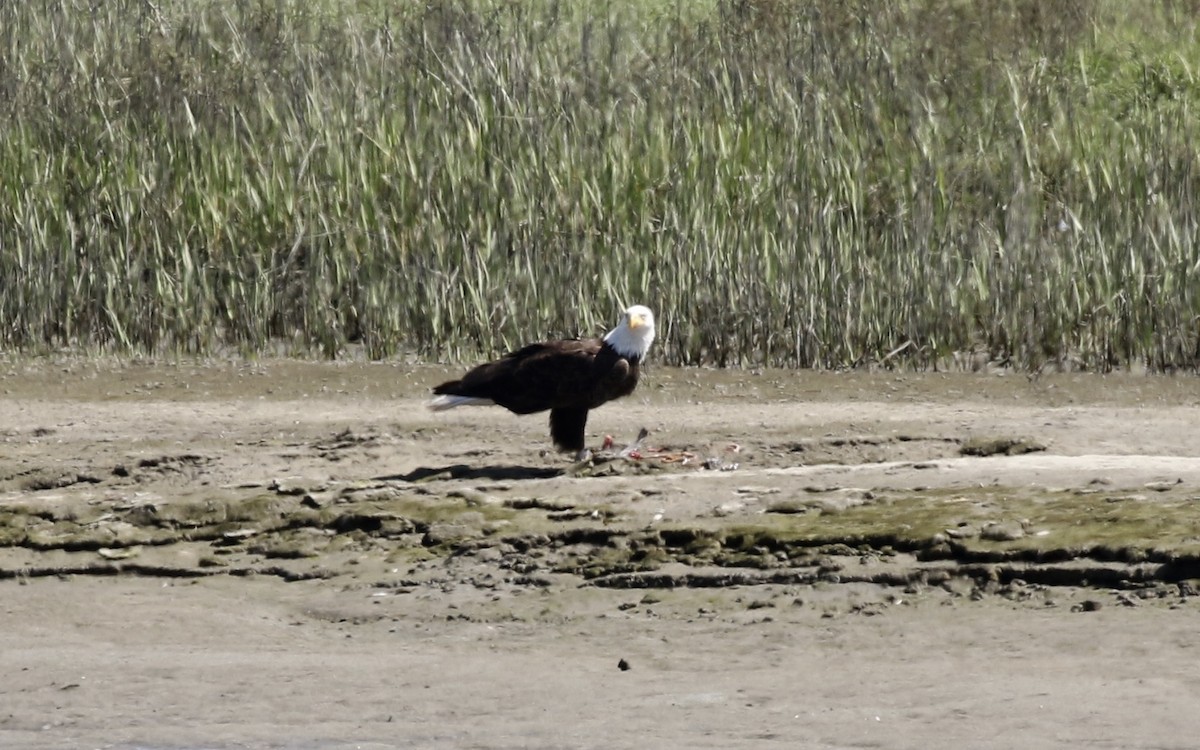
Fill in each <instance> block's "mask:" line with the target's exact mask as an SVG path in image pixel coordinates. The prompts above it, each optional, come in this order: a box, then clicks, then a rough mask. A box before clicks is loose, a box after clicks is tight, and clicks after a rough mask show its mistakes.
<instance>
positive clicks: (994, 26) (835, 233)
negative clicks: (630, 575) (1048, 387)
mask: <svg viewBox="0 0 1200 750" xmlns="http://www.w3.org/2000/svg"><path fill="white" fill-rule="evenodd" d="M1195 6H1196V3H1195V2H1166V1H1165V0H1164V1H1163V2H1147V3H1124V2H1119V1H1117V0H1063V2H1058V3H1054V4H1053V5H1050V4H1046V3H1043V2H1040V0H1000V1H998V2H989V3H985V4H977V3H970V2H962V1H960V0H886V1H884V2H875V1H874V0H869V1H868V0H861V1H859V0H855V1H853V2H842V1H841V0H806V1H801V0H719V1H717V2H704V3H682V2H675V3H668V2H657V3H648V4H643V3H639V2H633V1H632V0H629V1H628V2H627V1H625V0H612V1H611V2H606V3H596V4H591V3H589V4H576V3H568V2H548V3H532V2H502V1H500V0H429V1H428V2H422V3H402V4H394V3H385V2H379V1H377V0H361V1H359V2H353V3H303V2H298V0H247V1H246V2H238V3H232V2H228V1H227V0H207V1H203V2H198V3H176V2H170V1H164V2H159V3H154V2H150V1H149V0H115V1H114V2H109V3H103V4H99V5H96V4H94V3H86V2H80V1H79V0H37V1H36V2H27V3H6V4H4V5H3V6H0V29H2V31H0V99H3V100H4V101H5V102H6V103H7V104H6V106H5V107H4V108H3V110H2V111H0V128H2V130H3V134H4V137H3V138H0V191H2V192H3V195H2V196H0V319H2V320H3V323H4V324H3V326H0V346H3V347H5V348H19V349H23V350H29V351H45V350H54V349H59V348H64V347H65V348H74V349H85V350H115V351H122V352H144V353H154V354H171V353H183V354H190V353H200V354H205V353H211V352H214V351H221V350H226V349H229V348H232V349H234V350H236V351H241V352H243V353H247V354H253V353H258V352H262V351H266V350H271V351H279V350H280V349H281V348H282V349H283V350H284V351H285V352H287V353H295V354H305V355H308V354H316V355H320V356H329V357H334V356H341V355H342V354H343V353H344V352H346V351H347V348H348V347H350V346H353V347H357V348H358V349H359V350H360V351H362V352H363V353H364V355H365V356H367V357H371V358H382V357H391V356H395V355H397V354H399V353H414V354H416V355H417V356H420V357H425V358H440V359H458V358H469V357H474V356H476V355H477V354H478V353H480V352H486V353H493V352H496V351H498V350H501V349H504V348H506V347H510V346H514V345H517V344H519V343H522V342H524V341H525V340H526V339H528V338H530V337H535V336H551V335H574V334H581V333H593V332H595V331H596V330H598V329H599V328H601V327H602V326H604V325H605V324H606V323H608V322H610V320H611V319H612V317H613V315H614V313H615V311H616V310H618V309H619V308H620V306H621V305H623V304H626V303H629V302H635V301H637V302H645V303H647V304H650V305H652V306H653V307H654V308H655V311H656V313H658V314H659V318H660V320H661V321H662V329H663V330H662V331H661V334H660V346H661V348H659V349H658V350H657V352H656V357H657V358H659V360H660V361H666V362H670V363H677V364H697V363H713V364H719V365H757V364H769V365H780V366H793V367H849V366H862V365H866V364H879V363H884V364H887V365H890V366H913V367H930V366H943V365H945V364H946V363H947V362H950V361H952V359H953V358H954V357H955V356H956V355H959V356H960V358H961V355H964V354H967V355H971V356H973V357H975V358H977V359H981V360H992V361H1001V362H1005V363H1010V364H1013V365H1015V366H1018V367H1022V368H1029V369H1034V368H1038V367H1041V366H1043V365H1044V364H1045V363H1047V362H1057V363H1069V364H1070V366H1073V367H1081V368H1086V369H1094V370H1100V371H1104V370H1108V369H1112V368H1118V367H1126V366H1137V367H1141V366H1146V367H1148V368H1149V369H1151V370H1175V369H1179V368H1189V369H1191V368H1195V366H1196V364H1197V362H1198V361H1200V322H1198V321H1200V283H1198V281H1197V273H1198V272H1200V254H1198V251H1197V248H1198V247H1200V243H1198V239H1197V224H1198V216H1200V205H1198V203H1197V200H1196V196H1197V188H1198V186H1200V163H1198V160H1197V138H1196V135H1197V127H1198V126H1197V121H1198V119H1197V117H1196V116H1195V104H1196V102H1197V100H1198V97H1200V86H1198V83H1197V78H1196V76H1197V73H1196V71H1197V64H1198V63H1200V45H1197V44H1196V26H1195V19H1196V17H1197V13H1196V10H1197V9H1196V7H1195Z"/></svg>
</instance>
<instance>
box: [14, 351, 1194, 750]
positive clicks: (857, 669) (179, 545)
mask: <svg viewBox="0 0 1200 750" xmlns="http://www.w3.org/2000/svg"><path fill="white" fill-rule="evenodd" d="M445 373H446V371H445V370H443V369H441V368H437V367H429V366H419V367H418V366H405V365H399V364H387V365H385V364H355V363H345V364H313V363H297V362H289V361H268V362H263V363H256V364H246V363H229V362H223V363H222V362H216V363H185V364H179V363H175V364H157V363H132V364H131V363H111V362H97V361H76V360H63V361H56V362H48V361H39V362H34V363H8V364H6V365H4V367H3V368H0V441H2V442H0V590H2V592H3V599H2V602H3V603H2V604H0V608H2V611H3V617H4V623H5V626H4V628H2V629H0V647H2V648H0V674H3V675H5V678H6V679H5V680H4V681H3V684H0V745H3V746H12V747H31V748H36V747H46V748H51V747H54V748H59V747H89V748H91V747H116V748H133V747H170V748H179V747H213V748H233V747H286V748H301V747H302V748H309V747H320V748H326V747H328V748H341V747H446V748H450V747H606V748H611V747H631V748H632V747H638V748H644V747H680V746H691V747H714V748H716V747H721V748H729V747H742V746H758V745H760V744H763V743H771V742H777V743H779V744H784V743H786V744H787V745H788V746H791V747H850V746H854V747H859V746H875V747H964V746H971V747H1013V746H1027V747H1058V746H1064V747H1065V746H1078V745H1080V744H1081V743H1082V744H1086V745H1088V746H1111V747H1188V746H1191V744H1192V743H1193V742H1194V738H1195V737H1197V736H1200V714H1197V712H1196V711H1195V710H1194V706H1195V703H1196V699H1197V698H1198V697H1200V695H1198V694H1200V677H1198V676H1197V673H1196V670H1195V669H1194V664H1195V660H1196V651H1195V647H1194V646H1193V643H1194V641H1195V636H1194V633H1195V632H1196V622H1197V620H1196V614H1195V612H1194V610H1195V609H1196V607H1197V606H1200V604H1198V603H1196V602H1195V601H1193V600H1194V599H1195V597H1196V592H1197V588H1200V512H1198V507H1200V505H1198V503H1200V381H1197V380H1195V378H1192V377H1177V378H1168V377H1161V378H1159V377H1146V376H1139V375H1114V376H1107V377H1101V376H1084V375H1049V376H1043V377H1040V378H1038V379H1036V380H1032V381H1031V380H1029V379H1027V378H1025V377H1023V376H1019V375H980V374H925V375H912V374H906V375H897V374H814V373H792V372H773V371H767V372H755V373H746V372H716V371H699V370H687V371H678V370H671V369H668V368H658V369H655V370H653V371H652V372H651V374H650V377H649V382H648V383H646V385H645V387H643V388H642V389H641V390H640V391H639V392H638V394H637V395H635V396H634V397H633V398H631V399H628V400H626V401H625V402H622V403H618V404H615V405H610V406H608V407H605V408H604V409H601V410H599V411H597V412H595V413H594V415H593V417H592V420H591V425H590V429H591V434H590V438H591V440H592V442H593V444H594V446H595V448H596V451H595V456H594V458H593V460H591V461H588V462H584V463H579V464H573V463H570V462H569V461H567V460H565V459H564V458H562V457H560V456H558V455H555V454H551V453H547V452H546V448H547V439H546V428H545V424H544V420H543V419H542V418H541V417H530V418H515V417H512V416H510V415H508V414H506V413H504V412H501V411H498V410H490V409H460V410H456V411H454V412H450V413H445V414H433V413H429V412H427V411H426V410H424V409H423V408H422V400H423V398H424V395H425V393H426V392H427V389H428V387H429V385H430V384H432V383H433V382H436V381H437V380H438V379H439V378H440V377H442V376H443V375H444V374H445ZM641 428H647V429H648V430H649V433H650V434H649V436H648V437H646V438H645V439H644V440H643V441H642V442H641V443H639V444H637V445H635V446H632V450H628V451H626V454H627V455H620V449H621V448H622V446H625V445H626V444H627V443H630V442H632V441H633V440H634V436H635V435H636V434H637V433H638V431H639V429H641ZM605 433H607V434H610V435H612V436H613V437H614V439H615V447H614V448H613V449H609V450H600V446H599V443H600V438H601V437H602V435H603V434H605ZM628 454H632V455H628Z"/></svg>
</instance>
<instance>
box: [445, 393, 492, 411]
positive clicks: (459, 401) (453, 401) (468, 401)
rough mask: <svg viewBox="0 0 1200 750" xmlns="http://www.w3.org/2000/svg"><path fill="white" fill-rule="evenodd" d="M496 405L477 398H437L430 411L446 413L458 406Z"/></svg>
mask: <svg viewBox="0 0 1200 750" xmlns="http://www.w3.org/2000/svg"><path fill="white" fill-rule="evenodd" d="M494 403H496V402H495V401H493V400H491V399H490V398H475V397H474V396H437V397H436V398H434V399H433V400H431V401H430V402H429V404H428V406H429V410H430V411H446V410H447V409H453V408H454V407H456V406H490V405H491V404H494Z"/></svg>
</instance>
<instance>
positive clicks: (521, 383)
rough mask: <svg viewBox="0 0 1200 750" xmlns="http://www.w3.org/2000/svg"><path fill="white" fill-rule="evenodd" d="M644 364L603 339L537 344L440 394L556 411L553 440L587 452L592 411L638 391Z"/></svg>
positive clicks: (528, 410) (526, 410)
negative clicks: (640, 373)
mask: <svg viewBox="0 0 1200 750" xmlns="http://www.w3.org/2000/svg"><path fill="white" fill-rule="evenodd" d="M637 382H638V361H637V360H636V359H630V358H626V357H622V356H621V355H620V354H618V353H617V352H616V350H614V349H613V348H612V347H611V346H609V345H608V344H606V343H604V342H603V341H600V340H599V339H582V340H569V341H552V342H547V343H543V344H531V345H529V346H526V347H524V348H523V349H519V350H518V351H515V352H513V353H511V354H508V355H506V356H505V357H503V358H502V359H498V360H496V361H495V362H487V363H485V364H482V365H479V366H478V367H476V368H474V369H473V370H471V371H470V372H468V373H467V374H466V375H464V376H463V377H462V379H461V380H451V381H448V382H445V383H442V384H441V385H439V386H437V387H436V388H434V389H433V392H434V393H435V394H437V395H446V396H469V397H471V398H486V399H491V400H492V401H495V402H496V403H497V404H499V405H500V406H503V407H504V408H505V409H508V410H509V411H511V412H514V413H516V414H533V413H535V412H539V411H546V410H547V409H549V410H550V437H551V438H552V439H553V440H554V444H555V445H556V446H558V447H559V448H560V449H562V450H567V451H581V450H583V446H584V429H585V428H586V427H587V418H588V411H589V410H590V409H595V408H596V407H598V406H600V405H601V404H604V403H607V402H609V401H612V400H613V399H615V398H620V397H622V396H628V395H629V394H630V393H633V389H634V388H636V387H637Z"/></svg>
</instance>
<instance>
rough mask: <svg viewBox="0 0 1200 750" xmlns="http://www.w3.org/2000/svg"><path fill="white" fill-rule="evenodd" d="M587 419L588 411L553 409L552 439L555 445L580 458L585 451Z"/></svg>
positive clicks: (551, 420)
mask: <svg viewBox="0 0 1200 750" xmlns="http://www.w3.org/2000/svg"><path fill="white" fill-rule="evenodd" d="M587 418H588V410H587V409H568V408H559V409H551V410H550V438H551V439H552V440H553V441H554V445H555V446H557V447H558V449H559V450H561V451H569V452H571V453H574V454H575V455H577V456H578V455H579V454H580V452H581V451H582V450H583V443H584V430H585V429H586V428H587Z"/></svg>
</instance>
